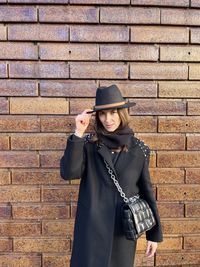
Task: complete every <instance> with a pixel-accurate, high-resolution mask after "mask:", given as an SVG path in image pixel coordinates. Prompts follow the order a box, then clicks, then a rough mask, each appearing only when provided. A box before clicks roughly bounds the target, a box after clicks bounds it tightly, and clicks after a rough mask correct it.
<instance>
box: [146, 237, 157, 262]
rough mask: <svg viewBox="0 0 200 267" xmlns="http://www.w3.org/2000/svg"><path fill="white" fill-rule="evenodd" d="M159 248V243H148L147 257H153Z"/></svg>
mask: <svg viewBox="0 0 200 267" xmlns="http://www.w3.org/2000/svg"><path fill="white" fill-rule="evenodd" d="M157 247H158V243H157V242H153V241H147V249H146V255H147V257H148V258H150V257H153V255H154V254H155V252H156V250H157Z"/></svg>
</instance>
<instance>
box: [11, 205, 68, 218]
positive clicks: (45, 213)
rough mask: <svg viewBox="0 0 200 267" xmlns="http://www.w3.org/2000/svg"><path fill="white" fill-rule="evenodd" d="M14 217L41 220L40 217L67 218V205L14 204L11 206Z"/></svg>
mask: <svg viewBox="0 0 200 267" xmlns="http://www.w3.org/2000/svg"><path fill="white" fill-rule="evenodd" d="M12 214H13V218H14V219H20V220H22V219H24V220H30V219H31V220H34V219H35V220H41V219H45V220H46V219H55V220H57V219H67V218H69V206H66V205H60V204H59V205H58V204H53V205H49V204H34V205H33V204H31V205H30V204H25V205H22V204H16V205H13V206H12Z"/></svg>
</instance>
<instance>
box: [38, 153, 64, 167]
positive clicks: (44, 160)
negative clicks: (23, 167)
mask: <svg viewBox="0 0 200 267" xmlns="http://www.w3.org/2000/svg"><path fill="white" fill-rule="evenodd" d="M62 155H63V153H62V152H60V151H59V152H51V151H50V152H45V151H44V152H43V151H42V152H40V166H41V167H44V168H59V167H60V159H61V157H62Z"/></svg>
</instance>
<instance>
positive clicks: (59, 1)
mask: <svg viewBox="0 0 200 267" xmlns="http://www.w3.org/2000/svg"><path fill="white" fill-rule="evenodd" d="M7 1H8V3H27V4H29V3H30V4H34V3H35V4H47V3H49V4H54V5H56V4H67V3H68V1H69V0H56V1H55V0H7Z"/></svg>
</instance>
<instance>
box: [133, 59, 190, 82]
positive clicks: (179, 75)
mask: <svg viewBox="0 0 200 267" xmlns="http://www.w3.org/2000/svg"><path fill="white" fill-rule="evenodd" d="M187 78H188V66H187V65H186V64H175V63H174V64H169V63H159V64H158V63H131V64H130V79H145V80H153V79H156V80H162V79H165V80H184V79H187Z"/></svg>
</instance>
